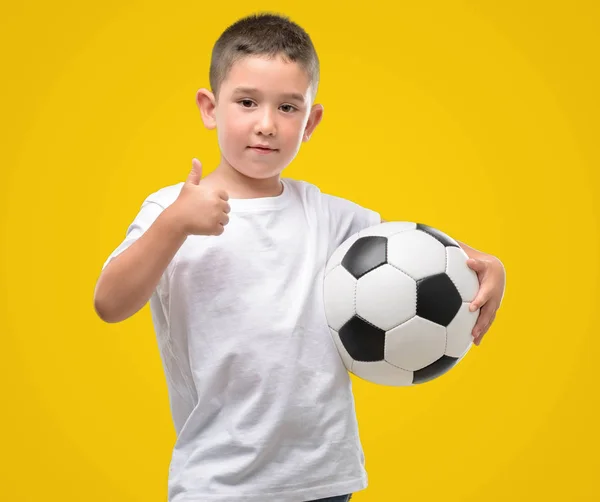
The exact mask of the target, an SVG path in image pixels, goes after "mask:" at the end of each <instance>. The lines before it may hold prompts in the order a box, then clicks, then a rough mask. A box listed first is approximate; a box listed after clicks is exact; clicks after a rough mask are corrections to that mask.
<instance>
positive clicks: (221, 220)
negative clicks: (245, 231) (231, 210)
mask: <svg viewBox="0 0 600 502" xmlns="http://www.w3.org/2000/svg"><path fill="white" fill-rule="evenodd" d="M219 223H220V224H221V225H223V226H225V225H227V223H229V216H227V215H226V214H223V215H222V216H221V218H219Z"/></svg>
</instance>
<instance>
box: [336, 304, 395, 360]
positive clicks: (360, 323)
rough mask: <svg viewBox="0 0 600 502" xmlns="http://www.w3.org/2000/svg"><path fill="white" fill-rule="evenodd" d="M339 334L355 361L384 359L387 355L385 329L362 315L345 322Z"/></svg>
mask: <svg viewBox="0 0 600 502" xmlns="http://www.w3.org/2000/svg"><path fill="white" fill-rule="evenodd" d="M338 334H339V335H340V340H341V341H342V344H343V345H344V347H345V348H346V350H347V351H348V354H350V357H352V359H354V360H355V361H366V362H374V361H382V360H383V358H384V355H385V331H383V330H382V329H379V328H377V327H376V326H373V325H372V324H370V323H368V322H367V321H365V320H364V319H363V318H362V317H360V316H356V315H355V316H354V317H352V319H350V320H349V321H348V322H347V323H346V324H344V325H343V326H342V327H341V328H340V330H339V332H338Z"/></svg>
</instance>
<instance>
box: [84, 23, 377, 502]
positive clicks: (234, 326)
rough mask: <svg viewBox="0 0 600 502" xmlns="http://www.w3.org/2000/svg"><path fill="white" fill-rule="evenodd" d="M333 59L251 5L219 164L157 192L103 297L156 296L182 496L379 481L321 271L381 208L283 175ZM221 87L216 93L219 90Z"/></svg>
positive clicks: (211, 118) (217, 51)
mask: <svg viewBox="0 0 600 502" xmlns="http://www.w3.org/2000/svg"><path fill="white" fill-rule="evenodd" d="M318 82H319V61H318V58H317V54H316V52H315V49H314V47H313V45H312V42H311V40H310V38H309V36H308V35H307V34H306V32H305V31H304V30H303V29H302V28H300V27H299V26H298V25H296V24H295V23H293V22H291V21H290V20H289V19H288V18H285V17H282V16H278V15H274V14H259V15H252V16H249V17H246V18H244V19H241V20H239V21H237V22H236V23H234V24H233V25H231V26H230V27H229V28H227V30H225V32H224V33H223V34H222V35H221V37H220V38H219V39H218V41H217V42H216V44H215V47H214V49H213V52H212V60H211V65H210V85H211V88H212V91H213V92H210V91H208V90H206V89H200V90H199V91H198V93H197V105H198V107H199V109H200V112H201V116H202V120H203V122H204V125H205V126H206V127H207V128H209V129H214V128H216V129H217V133H218V142H219V147H220V151H221V161H220V164H219V165H218V167H217V168H216V169H215V170H214V171H213V172H212V173H211V174H209V175H208V176H205V177H202V170H201V165H200V163H199V162H198V161H197V160H196V159H194V160H193V163H192V170H191V173H190V174H189V176H188V179H187V180H186V182H185V183H178V184H175V185H172V186H168V187H165V188H162V189H160V190H158V191H157V192H155V193H153V194H152V195H150V196H148V197H147V198H146V200H145V201H144V202H143V204H142V206H141V209H140V211H139V213H138V215H137V216H136V217H135V219H134V220H133V222H132V223H131V225H130V226H129V228H128V230H127V235H126V237H125V240H124V241H123V242H122V243H121V244H120V245H119V246H118V247H117V248H116V249H115V250H114V251H113V253H112V254H111V255H110V256H109V257H108V259H107V261H106V263H105V264H104V267H103V271H102V274H101V276H100V278H99V280H98V284H97V286H96V291H95V297H94V304H95V308H96V311H97V313H98V315H99V316H100V317H101V318H102V319H103V320H105V321H107V322H119V321H122V320H124V319H126V318H128V317H130V316H132V315H133V314H134V313H135V312H137V311H138V310H139V309H141V308H142V307H143V306H144V305H145V304H146V302H147V301H148V300H149V301H150V308H151V313H152V320H153V323H154V326H155V330H156V335H157V340H158V344H159V348H160V354H161V358H162V361H163V367H164V370H165V375H166V378H167V384H168V392H169V399H170V407H171V412H172V416H173V421H174V425H175V429H176V433H177V439H176V442H175V445H174V448H173V454H172V459H171V464H170V470H169V480H168V500H169V501H170V502H184V501H186V502H192V501H203V502H204V501H206V502H208V501H220V502H225V501H227V502H238V501H239V502H242V501H243V502H305V501H313V500H317V499H319V500H327V501H331V502H346V501H347V500H349V498H350V496H351V493H352V492H355V491H358V490H362V489H364V488H365V487H366V486H367V475H366V472H365V469H364V457H363V451H362V447H361V443H360V439H359V433H358V427H357V420H356V415H355V409H354V401H353V396H352V391H351V381H350V378H349V376H348V373H347V371H346V369H345V367H344V365H343V363H342V361H341V358H340V357H339V355H338V353H337V349H336V347H335V345H334V342H333V340H332V338H331V335H330V332H329V329H328V326H327V321H326V318H325V315H324V308H323V298H322V281H323V270H324V267H325V264H326V262H327V259H328V257H329V256H330V255H331V253H332V252H333V251H334V250H335V249H336V248H337V247H338V246H339V245H340V244H341V243H342V242H343V241H344V240H345V239H346V238H347V237H349V236H350V235H352V234H353V233H355V232H358V231H359V230H361V229H364V228H366V227H369V226H372V225H376V224H378V223H380V222H381V217H380V216H379V214H378V213H377V212H375V211H372V210H370V209H366V208H363V207H360V206H359V205H357V204H355V203H353V202H350V201H347V200H345V199H343V198H339V197H335V196H332V195H327V194H324V193H321V192H320V190H319V189H318V188H317V187H315V186H314V185H312V184H310V183H307V182H303V181H296V180H292V179H289V178H282V177H281V172H282V171H283V170H284V169H285V167H286V166H288V165H289V164H290V162H291V161H292V160H293V159H294V157H295V156H296V154H297V152H298V150H299V148H300V145H301V143H302V142H304V141H308V140H309V139H310V137H311V135H312V134H313V132H314V130H315V128H316V126H317V125H318V124H319V122H320V121H321V117H322V114H323V108H322V106H321V105H318V104H316V105H313V102H314V98H315V95H316V92H317V86H318ZM213 93H214V94H213Z"/></svg>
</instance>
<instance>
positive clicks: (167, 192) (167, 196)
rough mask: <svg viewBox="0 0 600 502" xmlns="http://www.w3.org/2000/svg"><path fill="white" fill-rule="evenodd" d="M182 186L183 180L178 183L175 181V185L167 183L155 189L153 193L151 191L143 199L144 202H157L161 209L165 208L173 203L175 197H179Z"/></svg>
mask: <svg viewBox="0 0 600 502" xmlns="http://www.w3.org/2000/svg"><path fill="white" fill-rule="evenodd" d="M182 187H183V181H182V182H180V183H176V184H175V185H169V186H166V187H163V188H161V189H159V190H157V191H156V192H154V193H151V194H150V195H148V197H146V199H145V200H144V204H146V203H148V202H153V203H155V204H158V205H159V206H160V207H161V208H162V209H166V208H167V207H168V206H170V205H171V204H173V202H175V200H176V199H177V197H179V193H180V192H181V188H182Z"/></svg>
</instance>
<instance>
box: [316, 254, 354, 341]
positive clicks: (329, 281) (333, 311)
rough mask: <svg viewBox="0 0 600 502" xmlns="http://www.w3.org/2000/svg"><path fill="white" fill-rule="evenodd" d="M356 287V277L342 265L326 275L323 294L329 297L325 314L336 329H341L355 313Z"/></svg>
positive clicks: (331, 325) (330, 324)
mask: <svg viewBox="0 0 600 502" xmlns="http://www.w3.org/2000/svg"><path fill="white" fill-rule="evenodd" d="M355 289H356V279H355V278H354V276H353V275H352V274H351V273H350V272H348V271H347V270H346V269H345V268H344V267H342V266H341V265H340V266H337V267H335V268H334V269H333V270H332V271H331V272H329V274H327V275H326V276H325V280H324V282H323V295H324V297H325V298H327V302H325V315H326V316H327V321H328V323H329V326H330V327H331V328H333V329H335V330H336V331H339V330H340V328H341V327H342V326H343V325H344V324H345V323H346V322H348V321H349V320H350V319H351V318H352V316H354V314H355V310H354V292H355Z"/></svg>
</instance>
